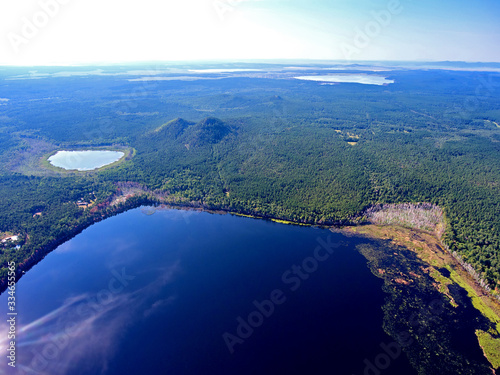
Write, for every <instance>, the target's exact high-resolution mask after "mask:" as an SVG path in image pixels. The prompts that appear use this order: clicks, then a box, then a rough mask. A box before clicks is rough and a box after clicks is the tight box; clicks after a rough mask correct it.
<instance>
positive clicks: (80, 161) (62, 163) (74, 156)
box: [48, 151, 125, 171]
mask: <svg viewBox="0 0 500 375" xmlns="http://www.w3.org/2000/svg"><path fill="white" fill-rule="evenodd" d="M124 155H125V154H124V153H123V152H120V151H58V152H57V153H56V154H54V155H52V156H51V157H50V158H49V159H48V160H49V162H50V164H52V165H53V166H55V167H59V168H64V169H66V170H79V171H91V170H93V169H97V168H101V167H104V166H105V165H108V164H111V163H114V162H115V161H118V160H120V159H121V158H122V157H123V156H124Z"/></svg>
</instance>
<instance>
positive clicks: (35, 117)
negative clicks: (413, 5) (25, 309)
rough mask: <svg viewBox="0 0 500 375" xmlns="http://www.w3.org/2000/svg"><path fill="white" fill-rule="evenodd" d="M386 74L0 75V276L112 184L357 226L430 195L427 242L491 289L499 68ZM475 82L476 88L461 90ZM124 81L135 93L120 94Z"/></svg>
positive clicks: (93, 211)
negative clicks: (75, 154)
mask: <svg viewBox="0 0 500 375" xmlns="http://www.w3.org/2000/svg"><path fill="white" fill-rule="evenodd" d="M4 74H5V73H4ZM366 74H369V73H366ZM285 78H286V77H285ZM388 78H390V79H393V80H394V81H395V83H394V84H391V85H388V86H370V85H359V84H341V85H322V84H321V83H318V82H304V81H299V80H293V79H272V78H255V77H254V78H252V77H229V78H228V77H227V76H224V77H222V78H221V79H218V80H205V81H204V80H199V81H175V80H171V81H168V82H167V81H166V82H163V81H158V82H155V83H154V84H149V83H148V84H147V85H145V84H144V83H140V82H131V81H126V82H124V81H123V80H121V79H118V78H116V77H115V76H110V77H109V78H107V77H102V76H100V77H92V76H89V77H86V78H85V79H84V78H78V77H77V78H75V77H70V78H44V79H40V80H17V81H16V80H7V79H4V80H2V81H1V82H0V85H1V86H0V87H1V88H4V89H5V88H7V87H8V90H9V91H8V92H9V93H10V98H9V101H7V102H5V103H7V104H5V105H2V106H0V111H1V113H0V119H1V121H2V122H1V124H3V127H2V128H0V129H1V130H0V147H1V149H0V164H1V165H2V172H1V176H0V192H1V196H2V199H0V231H1V232H2V233H4V234H19V235H20V239H19V241H18V243H16V244H18V245H20V246H21V248H20V249H17V250H16V249H15V248H14V247H12V246H10V247H9V246H7V245H6V246H4V247H3V249H2V253H1V262H2V268H3V270H2V274H1V275H2V276H5V274H6V264H7V262H8V261H9V260H10V259H15V260H16V261H17V262H18V263H22V262H23V260H24V259H26V258H27V257H29V256H31V255H32V254H35V253H37V254H39V253H40V252H42V253H43V252H46V251H49V250H50V249H51V248H52V247H53V246H54V245H55V244H57V243H58V240H60V239H65V238H67V237H68V236H70V235H72V234H74V233H75V232H76V231H78V230H79V229H80V228H81V227H82V226H83V227H84V226H85V225H89V224H90V223H92V222H94V221H96V220H100V219H102V218H103V217H104V216H106V215H108V214H111V213H112V212H115V209H113V208H112V207H110V206H109V204H110V202H111V199H112V197H113V196H114V195H115V194H117V192H118V184H119V183H123V182H128V183H134V184H141V185H143V186H144V187H145V188H147V189H149V190H151V191H157V192H158V193H159V194H162V196H165V197H169V198H168V199H169V200H170V201H172V202H176V203H182V204H191V205H199V206H202V207H205V208H211V209H226V210H229V211H233V212H240V213H247V214H254V215H258V216H263V217H275V218H281V219H286V220H291V221H296V222H303V223H314V224H332V223H335V224H347V223H352V222H360V221H362V216H363V212H364V210H366V209H367V208H368V207H370V206H372V205H375V204H378V203H402V202H428V203H432V204H436V205H439V206H440V207H442V208H443V210H444V214H445V220H446V222H447V228H446V231H445V234H444V237H443V241H444V242H445V243H446V244H447V245H448V246H449V247H450V249H451V250H452V251H457V252H458V253H459V254H460V255H461V256H462V257H463V258H464V260H465V261H466V262H468V263H470V264H471V265H472V266H473V267H474V268H475V269H476V270H477V271H478V272H479V273H480V275H481V277H482V278H484V279H485V280H486V281H487V283H488V284H489V285H490V286H491V287H492V289H495V288H496V290H497V293H498V288H499V285H500V284H499V281H500V237H499V236H500V183H499V182H500V125H499V124H500V100H499V98H500V90H499V87H500V85H499V84H497V83H498V82H500V78H499V75H498V74H495V73H481V72H450V71H415V70H412V71H391V72H390V74H388ZM26 81H29V82H26ZM481 82H487V83H488V82H489V83H490V84H489V86H488V87H487V89H485V90H483V92H484V93H485V95H484V96H482V97H480V98H477V96H475V95H476V94H475V92H476V91H477V87H478V85H480V84H481ZM137 85H143V86H142V87H141V88H142V91H140V92H141V94H140V95H135V96H132V98H131V99H130V93H131V92H136V91H134V90H138V87H137ZM28 88H29V89H28ZM70 88H71V90H70ZM26 92H28V93H30V94H25V93H26ZM74 92H78V98H76V97H75V96H74V94H73V93H74ZM56 94H57V95H56ZM37 98H39V99H40V98H45V99H44V100H33V99H37ZM471 98H475V101H474V106H471V105H469V104H470V103H471ZM468 103H469V104H468ZM28 109H29V110H28ZM113 146H116V147H118V146H120V147H130V148H133V149H134V152H133V153H132V154H131V156H130V157H129V159H128V160H126V161H125V162H124V163H121V164H119V165H118V166H116V167H113V168H107V169H103V170H101V171H97V172H83V173H74V172H70V173H63V172H58V171H54V170H51V169H48V168H46V164H44V162H43V157H44V156H45V157H46V156H47V155H48V154H50V152H51V151H54V150H57V149H65V148H69V149H82V148H88V147H113ZM79 200H80V201H81V200H83V201H85V202H89V203H91V206H89V207H88V208H87V209H82V208H81V207H78V206H77V202H78V201H79ZM141 202H144V201H141V200H138V199H136V200H135V201H130V202H129V203H128V204H129V206H128V207H131V206H133V205H137V204H140V203H141ZM122 208H123V209H125V208H126V207H122ZM12 245H15V244H12Z"/></svg>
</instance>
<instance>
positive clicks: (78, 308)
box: [0, 208, 414, 375]
mask: <svg viewBox="0 0 500 375" xmlns="http://www.w3.org/2000/svg"><path fill="white" fill-rule="evenodd" d="M361 242H367V240H366V239H361V238H355V237H350V238H348V237H344V236H342V235H341V234H338V233H332V232H330V231H328V230H326V229H317V228H310V227H299V226H289V225H283V224H278V223H273V222H269V221H264V220H255V219H250V218H243V217H236V216H231V215H218V214H210V213H206V212H195V211H180V210H158V211H154V209H152V208H143V209H135V210H131V211H128V212H126V213H124V214H121V215H118V216H115V217H112V218H110V219H107V220H105V221H103V222H101V223H99V224H97V225H94V226H92V227H90V228H88V229H86V230H85V231H84V232H83V233H81V234H80V235H78V236H76V237H75V238H74V239H72V240H71V241H69V242H67V243H65V244H63V245H62V246H60V247H59V248H58V249H57V250H55V251H54V252H52V253H51V254H49V255H48V256H47V257H46V258H45V259H44V260H43V261H42V262H41V263H39V264H38V265H37V266H35V267H34V268H33V269H32V270H31V271H29V272H28V273H27V274H26V275H25V276H24V277H23V278H22V279H21V280H20V281H19V283H18V284H17V295H16V298H17V306H18V314H19V315H18V322H17V330H18V332H17V333H18V336H17V356H18V358H17V367H16V369H15V370H13V369H9V368H7V366H6V363H5V362H6V361H5V360H2V370H3V373H6V374H11V373H12V374H47V375H59V374H71V375H73V374H113V375H114V374H116V375H124V374H214V375H215V374H218V375H220V374H307V375H315V374H329V375H330V374H348V375H352V374H355V375H357V374H363V373H364V372H365V373H368V374H373V373H374V372H373V371H372V370H367V368H366V367H367V363H368V362H373V361H374V358H376V357H377V356H378V355H379V354H381V353H384V351H383V349H382V348H381V344H390V343H391V342H393V340H392V339H391V338H390V337H389V336H388V335H386V334H385V333H384V331H383V330H382V320H383V312H382V310H381V307H382V305H383V303H384V298H385V294H384V293H383V292H382V283H383V281H382V280H381V279H378V278H376V277H375V276H374V275H372V273H371V272H370V270H369V269H368V267H367V262H366V259H365V258H364V257H363V256H362V255H360V254H359V253H358V252H357V251H356V250H355V245H356V244H359V243H361ZM0 304H1V306H7V295H6V294H5V293H4V294H3V295H2V296H1V297H0ZM1 324H2V332H4V329H5V324H6V323H5V322H3V323H1ZM1 340H2V346H5V340H4V338H3V337H2V338H1ZM2 357H4V355H2ZM367 361H368V362H367ZM370 371H372V372H370ZM412 373H414V371H413V370H412V369H411V367H410V365H409V363H408V360H407V359H406V356H405V355H404V354H402V355H400V356H397V358H395V359H391V363H390V366H388V368H387V369H385V370H384V371H383V374H384V375H385V374H412Z"/></svg>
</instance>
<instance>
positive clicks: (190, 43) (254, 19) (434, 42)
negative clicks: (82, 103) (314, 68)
mask: <svg viewBox="0 0 500 375" xmlns="http://www.w3.org/2000/svg"><path fill="white" fill-rule="evenodd" d="M499 20H500V1H498V0H477V1H470V0H439V1H436V0H141V1H132V0H22V1H20V0H0V65H72V64H93V63H99V64H105V63H119V62H140V61H187V60H198V61H199V60H204V61H220V60H231V61H243V60H250V59H251V60H260V59H263V60H272V59H312V60H343V61H347V62H350V61H363V60H381V61H383V60H391V61H445V60H447V61H481V62H500V48H499V47H498V46H500V22H499Z"/></svg>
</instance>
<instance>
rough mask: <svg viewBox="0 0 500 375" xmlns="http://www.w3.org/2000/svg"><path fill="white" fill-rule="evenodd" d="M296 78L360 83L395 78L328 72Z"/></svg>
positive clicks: (379, 82)
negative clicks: (326, 73)
mask: <svg viewBox="0 0 500 375" xmlns="http://www.w3.org/2000/svg"><path fill="white" fill-rule="evenodd" d="M295 78H296V79H301V80H305V81H317V82H328V83H360V84H363V85H378V86H381V85H387V84H389V83H394V80H392V79H387V78H386V77H382V76H378V75H373V74H328V75H316V76H312V75H311V76H299V77H295Z"/></svg>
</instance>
